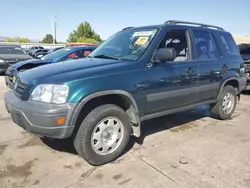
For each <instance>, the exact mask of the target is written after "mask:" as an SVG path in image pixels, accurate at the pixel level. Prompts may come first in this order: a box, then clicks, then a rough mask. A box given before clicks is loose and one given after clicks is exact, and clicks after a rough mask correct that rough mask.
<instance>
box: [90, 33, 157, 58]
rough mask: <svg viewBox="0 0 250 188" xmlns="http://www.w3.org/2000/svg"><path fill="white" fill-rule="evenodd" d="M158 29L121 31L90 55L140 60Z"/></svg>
mask: <svg viewBox="0 0 250 188" xmlns="http://www.w3.org/2000/svg"><path fill="white" fill-rule="evenodd" d="M157 31H158V29H156V28H154V29H129V30H123V31H120V32H118V33H116V34H114V35H113V36H111V37H110V38H109V39H108V40H106V41H105V42H104V43H103V44H102V45H100V46H99V47H98V48H97V49H96V50H94V51H93V52H92V53H91V54H90V56H89V57H96V58H109V57H110V59H124V60H138V59H139V58H141V57H142V55H143V54H144V53H145V51H146V49H147V48H148V46H149V43H150V42H151V41H152V40H153V38H154V36H155V34H156V32H157Z"/></svg>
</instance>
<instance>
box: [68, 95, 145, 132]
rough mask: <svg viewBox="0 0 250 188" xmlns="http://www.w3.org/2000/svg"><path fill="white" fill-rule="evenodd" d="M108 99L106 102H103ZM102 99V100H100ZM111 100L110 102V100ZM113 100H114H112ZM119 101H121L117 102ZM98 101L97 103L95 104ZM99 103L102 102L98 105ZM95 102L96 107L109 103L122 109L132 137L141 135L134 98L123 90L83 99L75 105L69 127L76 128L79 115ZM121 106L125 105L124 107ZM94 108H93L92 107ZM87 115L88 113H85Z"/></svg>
mask: <svg viewBox="0 0 250 188" xmlns="http://www.w3.org/2000/svg"><path fill="white" fill-rule="evenodd" d="M108 98H109V100H108V101H105V100H107V99H108ZM102 99H103V100H102ZM111 99H112V100H111ZM113 99H114V100H113ZM119 99H121V100H122V101H118V104H117V101H116V100H119ZM97 101H98V102H97ZM100 101H102V102H101V103H100ZM94 102H97V104H96V105H97V106H98V105H99V104H107V103H106V102H111V103H113V104H117V105H118V106H120V107H122V108H123V109H124V110H125V111H126V113H127V114H128V116H129V118H130V122H131V127H132V130H133V135H134V136H136V137H140V135H141V122H140V117H139V109H138V106H137V103H136V101H135V99H134V97H133V96H132V95H131V94H130V93H128V92H127V91H124V90H106V91H100V92H96V93H92V94H90V95H88V96H86V97H84V98H83V99H82V100H81V101H80V102H79V103H78V105H77V107H76V109H75V110H74V113H73V116H72V118H71V125H75V126H77V124H78V120H79V117H80V116H81V113H82V112H83V110H84V109H85V108H86V110H88V105H91V104H92V103H94ZM119 102H126V103H127V104H121V103H119ZM123 105H127V106H126V107H125V106H123ZM92 107H93V108H94V106H93V105H92ZM86 113H88V112H86Z"/></svg>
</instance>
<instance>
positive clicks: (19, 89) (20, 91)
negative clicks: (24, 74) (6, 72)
mask: <svg viewBox="0 0 250 188" xmlns="http://www.w3.org/2000/svg"><path fill="white" fill-rule="evenodd" d="M27 88H28V85H26V84H24V83H22V82H21V81H20V80H19V79H17V80H16V81H15V83H14V93H15V94H16V96H17V97H19V98H20V99H22V98H23V95H24V93H25V91H26V89H27Z"/></svg>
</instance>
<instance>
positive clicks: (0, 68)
mask: <svg viewBox="0 0 250 188" xmlns="http://www.w3.org/2000/svg"><path fill="white" fill-rule="evenodd" d="M8 67H9V66H8V65H0V75H4V74H5V72H6V71H7V69H8Z"/></svg>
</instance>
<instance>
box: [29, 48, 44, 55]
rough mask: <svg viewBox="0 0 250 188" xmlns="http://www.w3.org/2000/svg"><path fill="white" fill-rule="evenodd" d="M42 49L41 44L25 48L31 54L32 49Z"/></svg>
mask: <svg viewBox="0 0 250 188" xmlns="http://www.w3.org/2000/svg"><path fill="white" fill-rule="evenodd" d="M39 49H44V48H43V47H42V46H31V47H29V48H28V49H27V52H28V53H29V54H31V53H32V52H33V51H34V50H39Z"/></svg>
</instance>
